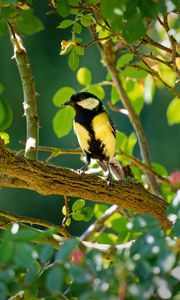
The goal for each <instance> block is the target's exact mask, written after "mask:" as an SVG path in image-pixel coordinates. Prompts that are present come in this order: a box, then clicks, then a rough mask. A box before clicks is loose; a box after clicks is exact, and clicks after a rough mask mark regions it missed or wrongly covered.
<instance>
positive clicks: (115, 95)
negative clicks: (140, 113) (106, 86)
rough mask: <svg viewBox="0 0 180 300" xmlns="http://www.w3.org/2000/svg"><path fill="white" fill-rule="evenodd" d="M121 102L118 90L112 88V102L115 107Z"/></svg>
mask: <svg viewBox="0 0 180 300" xmlns="http://www.w3.org/2000/svg"><path fill="white" fill-rule="evenodd" d="M119 101H120V99H119V94H118V92H117V89H116V87H115V86H112V89H111V102H112V104H113V105H114V104H116V103H117V102H119Z"/></svg>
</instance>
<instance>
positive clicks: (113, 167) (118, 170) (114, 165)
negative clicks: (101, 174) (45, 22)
mask: <svg viewBox="0 0 180 300" xmlns="http://www.w3.org/2000/svg"><path fill="white" fill-rule="evenodd" d="M98 163H99V165H100V166H101V168H102V169H103V171H105V172H106V171H111V173H112V174H113V176H114V177H115V179H116V180H122V179H123V178H124V172H123V168H122V166H121V164H120V163H119V161H118V160H117V158H116V157H115V156H114V157H112V158H111V159H110V160H109V162H108V163H107V162H105V161H102V160H99V161H98Z"/></svg>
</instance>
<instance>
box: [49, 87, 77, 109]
mask: <svg viewBox="0 0 180 300" xmlns="http://www.w3.org/2000/svg"><path fill="white" fill-rule="evenodd" d="M75 93H76V91H75V90H74V89H73V88H71V87H70V86H64V87H62V88H60V89H59V90H58V91H57V92H56V93H55V95H54V97H53V103H54V104H55V105H56V106H58V107H59V106H61V105H62V104H64V103H65V102H66V101H69V99H70V98H71V96H72V95H73V94H75Z"/></svg>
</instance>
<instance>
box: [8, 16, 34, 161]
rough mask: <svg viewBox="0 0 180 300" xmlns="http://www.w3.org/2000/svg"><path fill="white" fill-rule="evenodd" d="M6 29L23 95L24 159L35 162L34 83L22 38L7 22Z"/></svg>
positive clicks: (12, 25)
mask: <svg viewBox="0 0 180 300" xmlns="http://www.w3.org/2000/svg"><path fill="white" fill-rule="evenodd" d="M8 27H9V32H10V38H11V42H12V45H13V48H14V56H13V57H14V58H15V60H16V63H17V67H18V70H19V74H20V77H21V82H22V88H23V94H24V102H23V107H24V115H25V117H26V128H27V129H26V130H27V134H26V149H25V157H26V158H29V159H34V160H35V159H37V146H38V140H39V123H38V113H37V107H36V91H35V83H34V79H33V76H32V72H31V68H30V63H29V60H28V56H27V52H26V49H25V47H24V45H23V41H22V38H21V36H20V34H19V33H18V31H17V29H16V27H15V25H14V24H13V23H10V22H8Z"/></svg>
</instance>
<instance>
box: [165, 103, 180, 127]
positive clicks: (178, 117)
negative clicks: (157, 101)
mask: <svg viewBox="0 0 180 300" xmlns="http://www.w3.org/2000/svg"><path fill="white" fill-rule="evenodd" d="M167 119H168V123H169V125H174V124H178V123H180V98H174V99H173V100H172V101H171V102H170V104H169V106H168V108H167Z"/></svg>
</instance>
